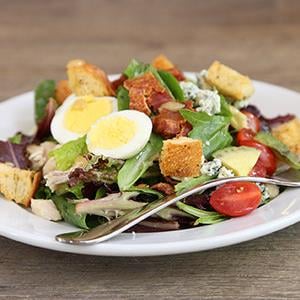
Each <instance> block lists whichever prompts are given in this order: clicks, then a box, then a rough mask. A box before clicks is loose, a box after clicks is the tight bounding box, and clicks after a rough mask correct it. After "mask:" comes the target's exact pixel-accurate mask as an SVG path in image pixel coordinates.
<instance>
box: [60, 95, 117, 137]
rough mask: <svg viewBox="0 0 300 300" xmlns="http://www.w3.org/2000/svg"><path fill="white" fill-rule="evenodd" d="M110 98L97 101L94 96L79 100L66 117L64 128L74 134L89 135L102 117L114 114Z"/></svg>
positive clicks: (67, 112)
mask: <svg viewBox="0 0 300 300" xmlns="http://www.w3.org/2000/svg"><path fill="white" fill-rule="evenodd" d="M112 111H113V107H112V101H111V100H110V99H109V98H102V99H101V100H98V99H95V98H94V97H93V96H84V97H80V98H77V100H76V101H75V102H74V103H73V104H72V105H71V107H70V108H69V109H68V110H67V111H66V113H65V115H64V127H65V128H66V129H68V130H70V131H72V132H75V133H80V134H84V133H87V132H88V130H89V129H90V127H91V125H92V124H94V123H95V122H96V121H97V120H98V119H99V118H100V117H103V116H106V115H108V114H110V113H112Z"/></svg>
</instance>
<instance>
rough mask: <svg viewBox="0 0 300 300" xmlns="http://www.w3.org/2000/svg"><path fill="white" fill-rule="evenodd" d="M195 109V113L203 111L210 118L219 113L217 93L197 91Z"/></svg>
mask: <svg viewBox="0 0 300 300" xmlns="http://www.w3.org/2000/svg"><path fill="white" fill-rule="evenodd" d="M195 107H196V111H203V112H206V113H207V114H209V115H210V116H212V115H214V114H217V113H219V112H220V111H221V98H220V96H219V94H218V92H217V91H210V90H199V93H198V96H197V98H196V99H195Z"/></svg>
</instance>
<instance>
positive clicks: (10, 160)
mask: <svg viewBox="0 0 300 300" xmlns="http://www.w3.org/2000/svg"><path fill="white" fill-rule="evenodd" d="M253 93H254V87H253V84H252V82H251V80H250V79H249V78H248V77H247V76H245V75H242V74H240V73H238V72H237V71H235V70H233V69H232V68H230V67H228V66H226V65H224V64H222V63H220V62H218V61H215V62H213V63H212V64H211V65H210V66H209V67H208V68H207V69H206V70H202V71H199V72H198V73H195V74H193V75H187V74H184V73H183V72H182V71H181V70H180V69H179V68H178V67H177V66H176V65H175V64H173V63H172V62H171V61H170V60H169V59H168V58H167V57H166V56H164V55H159V56H158V57H156V58H155V59H154V60H153V61H152V63H151V64H147V63H142V62H140V61H138V60H135V59H132V60H131V61H130V62H129V64H128V66H127V67H126V68H125V70H123V72H122V74H121V76H119V77H118V78H117V79H115V80H109V78H108V76H107V75H106V74H105V72H104V71H103V70H101V69H100V68H98V67H97V66H95V65H92V64H90V63H87V62H86V61H84V60H79V59H77V60H72V61H70V62H69V63H68V64H67V79H66V80H60V81H58V82H55V81H54V80H44V81H42V82H41V83H40V84H39V85H38V86H37V87H36V89H35V96H34V108H35V124H36V129H35V131H34V133H33V134H30V135H28V134H25V133H22V132H17V133H16V134H15V135H14V136H12V137H10V138H9V139H8V140H7V141H0V192H1V193H2V194H3V195H4V197H5V198H6V199H8V200H13V201H15V202H16V203H18V204H20V205H22V206H24V207H26V208H29V209H31V211H32V213H34V214H36V215H38V216H40V217H42V218H45V219H47V220H50V221H60V220H64V221H65V222H68V223H71V224H73V225H75V226H77V227H79V228H83V229H89V228H92V227H94V226H97V225H99V224H102V223H105V222H109V221H110V220H112V219H114V218H118V217H119V216H122V215H124V214H126V213H128V212H129V211H130V210H133V209H137V208H141V207H143V206H145V205H146V204H147V203H149V202H151V201H155V200H156V199H158V198H161V197H165V196H166V195H170V194H173V193H177V194H180V193H182V192H184V191H186V190H188V189H191V188H193V187H194V186H195V185H198V184H201V183H205V182H207V181H209V180H212V179H215V178H222V177H233V176H248V175H249V176H260V177H268V176H272V175H273V174H274V173H276V172H280V170H282V169H284V168H287V167H288V168H294V169H300V159H299V155H300V146H299V145H300V120H299V119H298V118H297V117H295V116H294V115H291V114H289V115H285V116H279V117H276V118H272V119H270V118H266V117H264V116H263V114H262V113H261V112H260V111H259V109H258V108H257V107H255V106H253V105H251V104H250V103H249V98H250V97H251V95H252V94H253ZM264 100H265V99H262V101H264ZM281 191H282V189H281V188H279V187H277V186H274V185H268V184H255V183H251V182H236V183H227V184H224V185H222V186H220V187H218V188H217V189H213V190H207V191H205V192H204V193H202V194H196V195H192V196H189V197H187V198H186V199H184V200H183V201H178V202H177V203H176V205H174V206H171V207H168V208H165V209H163V210H161V211H160V212H158V213H157V214H155V215H154V216H152V217H151V218H148V219H147V220H145V221H143V222H141V223H140V224H138V225H136V226H135V227H134V228H132V229H131V230H134V231H143V232H149V231H164V230H177V229H183V228H191V227H195V226H202V225H207V224H214V223H218V222H222V221H224V220H227V219H228V218H232V217H239V216H243V215H246V214H248V213H251V212H252V211H253V210H255V209H256V208H258V207H260V206H262V205H265V204H267V203H268V202H270V201H271V200H272V199H274V198H275V197H276V196H277V195H278V194H279V193H280V192H281Z"/></svg>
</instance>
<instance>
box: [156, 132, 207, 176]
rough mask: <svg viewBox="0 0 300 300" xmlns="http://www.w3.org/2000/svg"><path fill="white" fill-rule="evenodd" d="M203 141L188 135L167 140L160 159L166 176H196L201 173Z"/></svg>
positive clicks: (160, 164) (161, 168)
mask: <svg viewBox="0 0 300 300" xmlns="http://www.w3.org/2000/svg"><path fill="white" fill-rule="evenodd" d="M201 161H202V143H201V141H200V140H194V139H191V138H188V137H180V138H178V139H170V140H165V141H164V142H163V148H162V153H161V155H160V159H159V167H160V170H161V172H162V174H163V175H164V176H172V177H196V176H199V175H200V165H201Z"/></svg>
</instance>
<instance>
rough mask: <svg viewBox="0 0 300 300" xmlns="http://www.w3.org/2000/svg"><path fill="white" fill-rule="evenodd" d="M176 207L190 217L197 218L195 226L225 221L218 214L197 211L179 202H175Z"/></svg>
mask: <svg viewBox="0 0 300 300" xmlns="http://www.w3.org/2000/svg"><path fill="white" fill-rule="evenodd" d="M176 206H177V207H178V208H179V209H181V210H182V211H184V212H186V213H188V214H190V215H191V216H194V217H197V218H198V219H197V220H196V221H195V223H194V225H195V226H196V225H199V224H215V223H219V222H222V221H224V220H226V219H227V218H226V217H225V216H223V215H221V214H219V213H218V212H215V211H206V210H203V209H199V208H196V207H193V206H191V205H187V204H185V203H183V202H181V201H178V202H176Z"/></svg>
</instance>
